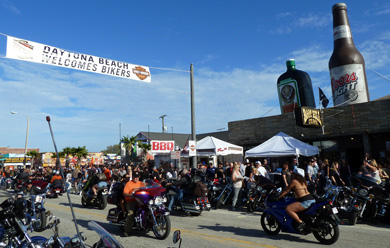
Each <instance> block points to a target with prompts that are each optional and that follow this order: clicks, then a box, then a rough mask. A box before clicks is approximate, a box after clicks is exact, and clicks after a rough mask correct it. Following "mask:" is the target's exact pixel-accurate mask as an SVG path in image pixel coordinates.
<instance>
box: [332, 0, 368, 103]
mask: <svg viewBox="0 0 390 248" xmlns="http://www.w3.org/2000/svg"><path fill="white" fill-rule="evenodd" d="M332 13H333V44H334V48H333V54H332V56H331V57H330V60H329V71H330V78H331V83H332V95H333V105H334V106H343V105H348V104H355V103H362V102H368V101H369V100H370V98H369V95H368V86H367V80H366V78H367V77H366V70H365V63H364V59H363V56H362V55H361V54H360V52H359V51H358V50H357V49H356V47H355V44H354V43H353V39H352V33H351V28H350V26H349V21H348V16H347V5H346V4H345V3H338V4H335V5H333V7H332Z"/></svg>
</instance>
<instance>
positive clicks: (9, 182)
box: [4, 177, 13, 190]
mask: <svg viewBox="0 0 390 248" xmlns="http://www.w3.org/2000/svg"><path fill="white" fill-rule="evenodd" d="M4 186H5V189H7V190H9V189H12V186H13V180H12V178H10V177H6V178H4Z"/></svg>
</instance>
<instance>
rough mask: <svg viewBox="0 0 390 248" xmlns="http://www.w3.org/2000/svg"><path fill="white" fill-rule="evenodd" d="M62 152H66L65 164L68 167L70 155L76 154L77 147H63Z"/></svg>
mask: <svg viewBox="0 0 390 248" xmlns="http://www.w3.org/2000/svg"><path fill="white" fill-rule="evenodd" d="M62 153H64V154H65V158H66V162H65V166H66V167H68V166H69V156H70V155H72V156H74V155H76V148H74V147H68V146H67V147H65V148H64V149H62Z"/></svg>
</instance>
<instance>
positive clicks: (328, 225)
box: [260, 189, 340, 245]
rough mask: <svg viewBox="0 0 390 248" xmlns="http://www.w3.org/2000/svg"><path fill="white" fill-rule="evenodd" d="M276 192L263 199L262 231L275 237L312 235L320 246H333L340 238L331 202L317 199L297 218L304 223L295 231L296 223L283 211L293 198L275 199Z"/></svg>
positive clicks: (273, 191)
mask: <svg viewBox="0 0 390 248" xmlns="http://www.w3.org/2000/svg"><path fill="white" fill-rule="evenodd" d="M277 196H278V192H277V190H276V189H275V190H272V191H271V192H270V193H269V194H268V196H267V198H266V199H265V206H266V209H265V210H264V212H263V214H262V215H261V219H260V223H261V226H262V228H263V230H264V231H265V232H266V233H267V234H270V235H277V234H278V233H279V232H280V231H283V232H286V233H295V234H303V235H307V234H309V233H313V235H314V237H315V238H316V239H317V240H318V241H319V242H320V243H322V244H327V245H331V244H334V243H335V242H336V241H337V240H338V239H339V236H340V229H339V226H338V224H337V222H338V218H337V216H336V214H337V209H336V208H334V207H333V206H332V201H330V200H326V199H317V200H316V202H315V203H313V204H312V205H311V206H310V207H309V208H308V209H307V210H305V211H303V212H300V213H299V214H298V215H299V218H300V219H301V220H303V221H304V222H305V226H304V228H303V229H302V230H301V231H298V230H297V226H298V223H296V222H295V221H294V220H293V219H292V218H291V217H290V216H289V215H288V214H287V213H286V211H285V208H286V206H287V205H289V204H291V203H293V202H294V201H296V200H295V198H293V197H285V198H282V199H280V200H278V199H277Z"/></svg>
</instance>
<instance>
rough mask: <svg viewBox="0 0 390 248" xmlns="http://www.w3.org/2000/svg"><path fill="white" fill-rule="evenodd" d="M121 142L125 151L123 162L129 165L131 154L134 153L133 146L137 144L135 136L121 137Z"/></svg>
mask: <svg viewBox="0 0 390 248" xmlns="http://www.w3.org/2000/svg"><path fill="white" fill-rule="evenodd" d="M121 142H122V143H123V146H124V147H125V149H126V156H125V161H126V162H127V163H130V159H131V157H133V153H134V151H133V148H134V146H135V143H136V142H137V141H136V137H135V136H131V137H129V136H128V135H127V136H123V138H122V139H121Z"/></svg>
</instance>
